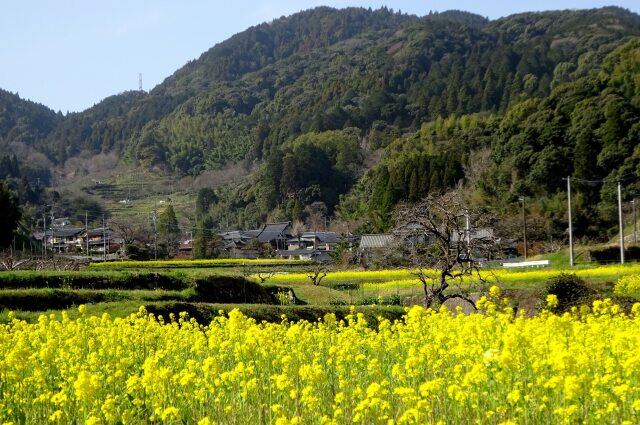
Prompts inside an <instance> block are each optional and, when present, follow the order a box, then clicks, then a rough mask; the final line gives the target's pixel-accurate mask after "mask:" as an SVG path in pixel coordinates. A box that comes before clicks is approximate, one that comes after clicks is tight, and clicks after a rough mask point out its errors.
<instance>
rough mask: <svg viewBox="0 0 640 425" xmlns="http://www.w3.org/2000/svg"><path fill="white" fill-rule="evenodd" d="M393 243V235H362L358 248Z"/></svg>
mask: <svg viewBox="0 0 640 425" xmlns="http://www.w3.org/2000/svg"><path fill="white" fill-rule="evenodd" d="M392 243H393V235H387V234H379V235H362V238H361V239H360V249H368V248H369V249H370V248H384V247H387V246H389V245H391V244H392Z"/></svg>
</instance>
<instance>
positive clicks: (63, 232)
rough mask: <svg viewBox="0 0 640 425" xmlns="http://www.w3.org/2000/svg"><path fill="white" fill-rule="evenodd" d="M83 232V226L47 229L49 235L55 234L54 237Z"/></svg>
mask: <svg viewBox="0 0 640 425" xmlns="http://www.w3.org/2000/svg"><path fill="white" fill-rule="evenodd" d="M82 232H84V229H83V228H74V229H68V228H60V229H52V230H47V235H51V234H53V236H54V237H66V236H76V235H79V234H80V233H82Z"/></svg>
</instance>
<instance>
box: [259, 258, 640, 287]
mask: <svg viewBox="0 0 640 425" xmlns="http://www.w3.org/2000/svg"><path fill="white" fill-rule="evenodd" d="M425 271H426V274H427V276H429V277H433V278H437V277H438V276H439V273H438V272H437V271H436V270H425ZM415 273H416V270H412V269H394V270H349V271H338V272H330V273H327V276H326V278H324V279H323V281H322V283H323V284H327V285H330V284H341V283H342V284H344V283H360V284H364V285H365V288H366V287H367V286H369V287H371V286H373V285H379V284H381V283H383V282H384V284H385V285H387V286H394V287H395V286H398V285H399V286H400V287H405V286H409V285H412V284H414V283H416V284H418V283H419V281H418V279H417V276H416V274H415ZM560 273H572V274H576V275H577V276H578V277H582V278H588V279H594V278H614V279H615V278H618V277H619V276H627V275H633V274H639V273H640V263H630V264H625V265H619V264H615V265H608V266H594V267H585V268H580V269H556V268H548V269H534V270H532V269H530V268H525V269H522V270H520V269H486V270H482V271H481V276H482V278H483V279H484V280H486V281H487V282H497V281H499V282H502V283H526V282H540V281H544V280H546V279H549V278H551V277H554V276H557V275H559V274H560ZM255 279H256V280H257V277H255ZM466 279H467V280H468V278H466ZM308 281H309V277H308V273H282V274H277V275H274V276H272V277H271V278H270V279H269V283H270V284H279V283H282V284H284V283H294V282H308Z"/></svg>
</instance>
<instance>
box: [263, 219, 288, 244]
mask: <svg viewBox="0 0 640 425" xmlns="http://www.w3.org/2000/svg"><path fill="white" fill-rule="evenodd" d="M290 237H291V232H290V231H289V222H288V221H287V222H285V223H272V224H266V225H265V226H264V227H263V228H262V231H261V232H260V234H259V235H258V242H260V243H267V242H272V241H276V240H282V239H288V238H290Z"/></svg>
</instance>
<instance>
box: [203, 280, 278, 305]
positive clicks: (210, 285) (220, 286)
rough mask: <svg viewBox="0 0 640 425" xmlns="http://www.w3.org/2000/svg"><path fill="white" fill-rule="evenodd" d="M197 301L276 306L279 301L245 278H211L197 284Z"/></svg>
mask: <svg viewBox="0 0 640 425" xmlns="http://www.w3.org/2000/svg"><path fill="white" fill-rule="evenodd" d="M195 289H196V299H197V301H203V302H208V303H244V304H247V303H250V304H274V303H277V302H278V301H277V300H276V299H274V297H273V296H271V295H270V294H269V293H268V292H267V290H266V289H265V288H264V287H262V286H260V285H259V284H257V283H255V282H252V281H249V280H247V279H245V278H243V277H239V276H238V277H236V276H209V277H206V278H201V279H197V280H196V282H195Z"/></svg>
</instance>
